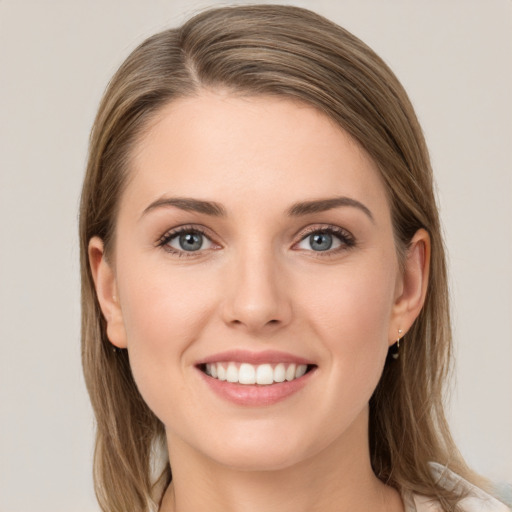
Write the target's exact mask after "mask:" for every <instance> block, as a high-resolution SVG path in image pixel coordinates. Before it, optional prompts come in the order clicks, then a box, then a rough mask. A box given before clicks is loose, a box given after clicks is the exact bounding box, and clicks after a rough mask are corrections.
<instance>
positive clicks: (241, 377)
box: [201, 361, 309, 386]
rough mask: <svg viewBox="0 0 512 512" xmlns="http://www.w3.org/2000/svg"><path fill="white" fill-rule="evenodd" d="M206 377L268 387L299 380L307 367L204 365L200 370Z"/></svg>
mask: <svg viewBox="0 0 512 512" xmlns="http://www.w3.org/2000/svg"><path fill="white" fill-rule="evenodd" d="M201 369H202V370H203V371H204V373H206V375H208V376H210V377H212V378H214V379H217V380H220V381H227V382H231V383H237V384H245V385H251V384H252V385H254V384H257V385H261V386H269V385H271V384H277V383H281V382H285V381H287V382H291V381H293V380H295V379H299V378H300V377H302V376H303V375H305V374H306V373H307V371H308V369H309V368H308V365H306V364H295V363H277V364H270V363H264V364H257V365H256V364H250V363H238V362H234V361H231V362H219V363H206V364H205V365H203V367H202V368H201Z"/></svg>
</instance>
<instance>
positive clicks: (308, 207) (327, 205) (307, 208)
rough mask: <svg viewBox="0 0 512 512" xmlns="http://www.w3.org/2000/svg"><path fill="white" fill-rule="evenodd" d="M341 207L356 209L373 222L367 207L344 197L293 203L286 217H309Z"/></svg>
mask: <svg viewBox="0 0 512 512" xmlns="http://www.w3.org/2000/svg"><path fill="white" fill-rule="evenodd" d="M343 206H350V207H353V208H358V209H359V210H361V211H362V212H364V213H365V214H366V215H367V216H368V217H369V219H370V220H371V221H372V222H374V221H375V219H374V218H373V215H372V212H371V211H370V209H369V208H368V207H367V206H365V205H364V204H363V203H361V202H359V201H357V200H356V199H352V198H350V197H344V196H342V197H331V198H327V199H317V200H314V201H304V202H300V203H295V204H294V205H292V206H291V207H290V208H289V209H288V215H290V216H291V217H300V216H302V215H310V214H312V213H320V212H326V211H328V210H332V209H334V208H339V207H343Z"/></svg>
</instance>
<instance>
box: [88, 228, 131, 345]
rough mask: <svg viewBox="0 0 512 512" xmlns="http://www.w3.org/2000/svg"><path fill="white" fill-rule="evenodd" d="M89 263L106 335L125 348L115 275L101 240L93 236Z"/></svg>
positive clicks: (124, 335)
mask: <svg viewBox="0 0 512 512" xmlns="http://www.w3.org/2000/svg"><path fill="white" fill-rule="evenodd" d="M89 264H90V266H91V271H92V277H93V279H94V286H95V288H96V296H97V297H98V301H99V303H100V308H101V312H102V313H103V316H104V317H105V320H106V322H107V336H108V339H109V340H110V342H111V343H112V345H115V346H116V347H118V348H126V346H127V344H126V331H125V328H124V322H123V315H122V311H121V305H120V303H119V294H118V292H117V284H116V276H115V272H114V269H113V268H112V266H111V264H110V263H109V262H108V261H107V259H106V258H105V252H104V246H103V240H101V238H99V237H97V236H95V237H93V238H91V240H90V241H89Z"/></svg>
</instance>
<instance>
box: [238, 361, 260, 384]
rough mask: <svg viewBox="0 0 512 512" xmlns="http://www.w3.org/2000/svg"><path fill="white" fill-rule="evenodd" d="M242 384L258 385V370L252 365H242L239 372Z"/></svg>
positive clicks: (239, 379) (239, 380)
mask: <svg viewBox="0 0 512 512" xmlns="http://www.w3.org/2000/svg"><path fill="white" fill-rule="evenodd" d="M238 382H240V384H256V370H255V368H254V366H253V365H252V364H247V363H242V364H241V365H240V370H239V371H238Z"/></svg>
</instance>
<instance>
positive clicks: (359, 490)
mask: <svg viewBox="0 0 512 512" xmlns="http://www.w3.org/2000/svg"><path fill="white" fill-rule="evenodd" d="M351 430H352V432H348V433H346V436H344V438H343V439H337V440H336V441H334V442H333V443H331V444H330V445H329V446H327V448H326V449H324V450H322V452H321V453H317V454H315V455H314V456H312V457H310V458H307V459H306V460H302V461H301V462H299V463H297V464H294V465H292V466H289V467H286V468H281V469H275V470H265V471H261V470H255V471H248V470H242V471H241V470H237V469H236V468H231V467H226V466H223V465H220V464H218V463H216V462H215V461H213V460H212V459H210V458H207V457H205V456H202V455H200V454H198V453H197V452H194V451H193V450H192V449H191V448H190V447H189V446H188V445H187V444H186V443H184V442H183V441H181V440H180V439H177V438H175V437H174V436H172V435H170V434H169V433H168V443H169V447H171V448H170V450H169V456H170V460H171V467H172V470H173V481H172V483H171V485H170V486H169V488H168V489H167V491H166V493H165V495H164V499H163V501H162V506H161V509H160V512H196V511H197V510H208V512H242V511H243V512H261V511H262V510H265V511H266V512H278V511H279V512H349V511H350V512H359V511H361V512H363V511H368V510H379V511H390V512H391V511H392V512H402V511H403V506H402V502H401V499H400V496H399V494H398V492H397V491H396V490H394V489H392V488H390V487H388V486H386V485H384V484H383V483H382V482H381V481H380V480H378V479H377V477H376V476H375V475H374V473H373V471H372V469H371V465H370V457H369V449H368V441H367V435H366V426H364V428H363V429H362V431H361V426H360V425H358V424H357V422H356V424H355V425H353V429H351Z"/></svg>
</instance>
